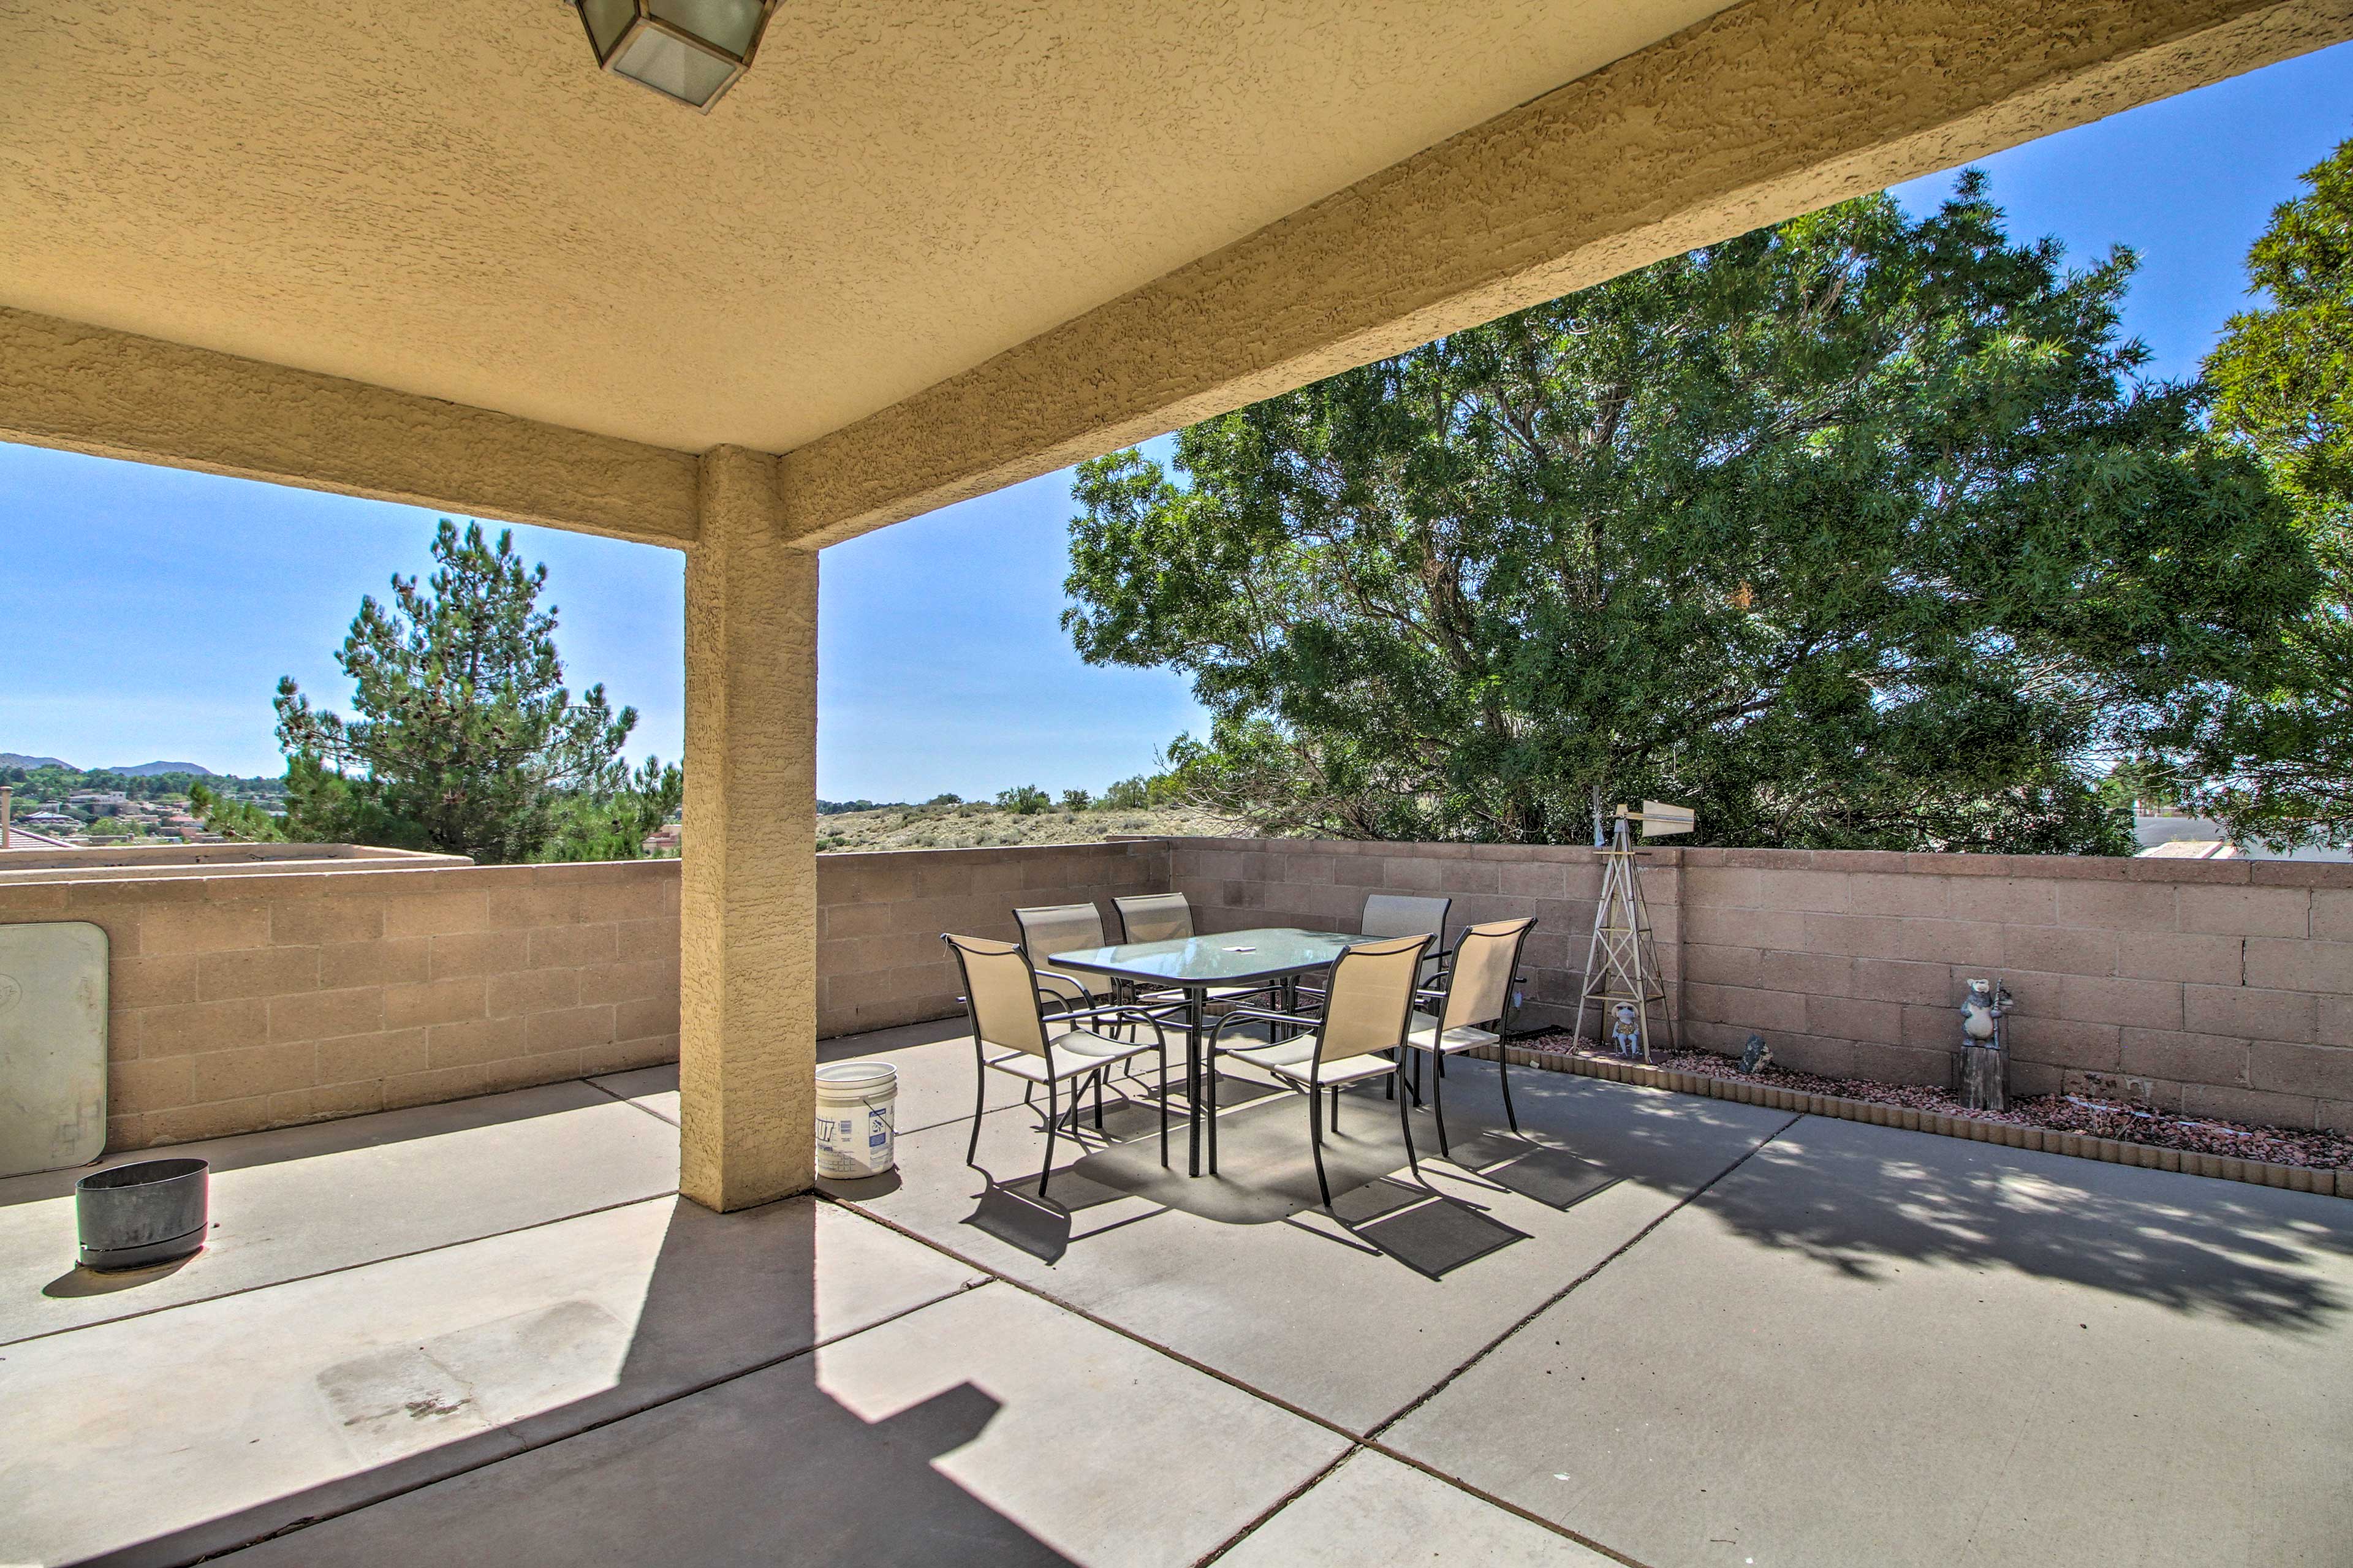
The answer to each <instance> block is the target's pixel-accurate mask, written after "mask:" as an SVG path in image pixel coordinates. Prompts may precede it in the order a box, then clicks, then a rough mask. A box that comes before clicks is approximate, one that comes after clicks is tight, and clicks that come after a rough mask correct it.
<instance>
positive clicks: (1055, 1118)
mask: <svg viewBox="0 0 2353 1568" xmlns="http://www.w3.org/2000/svg"><path fill="white" fill-rule="evenodd" d="M1049 1070H1051V1069H1049ZM1061 1121H1062V1107H1061V1105H1060V1101H1059V1100H1057V1098H1056V1096H1055V1093H1054V1080H1053V1079H1047V1080H1046V1163H1044V1164H1042V1165H1040V1166H1039V1167H1038V1195H1039V1197H1040V1198H1043V1197H1044V1196H1045V1195H1046V1181H1047V1178H1048V1177H1050V1176H1051V1175H1052V1174H1053V1173H1054V1130H1055V1128H1057V1127H1058V1126H1060V1123H1061Z"/></svg>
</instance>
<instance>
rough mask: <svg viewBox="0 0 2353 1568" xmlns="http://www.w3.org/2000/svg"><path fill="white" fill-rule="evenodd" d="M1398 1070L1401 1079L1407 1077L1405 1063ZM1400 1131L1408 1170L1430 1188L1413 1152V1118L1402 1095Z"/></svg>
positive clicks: (1400, 1063)
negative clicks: (1403, 1139) (1424, 1180)
mask: <svg viewBox="0 0 2353 1568" xmlns="http://www.w3.org/2000/svg"><path fill="white" fill-rule="evenodd" d="M1397 1070H1398V1077H1399V1078H1403V1077H1404V1076H1405V1064H1404V1063H1403V1062H1399V1063H1398V1069H1397ZM1398 1131H1402V1132H1403V1133H1404V1134H1405V1163H1406V1169H1408V1170H1409V1171H1411V1172H1412V1173H1413V1179H1414V1180H1415V1181H1417V1182H1421V1184H1422V1185H1423V1186H1428V1185H1429V1183H1428V1182H1423V1181H1422V1177H1421V1162H1420V1160H1419V1159H1418V1158H1417V1157H1416V1156H1415V1154H1414V1152H1413V1118H1412V1117H1411V1116H1410V1115H1409V1114H1408V1111H1407V1107H1406V1098H1405V1096H1404V1095H1401V1094H1400V1095H1398Z"/></svg>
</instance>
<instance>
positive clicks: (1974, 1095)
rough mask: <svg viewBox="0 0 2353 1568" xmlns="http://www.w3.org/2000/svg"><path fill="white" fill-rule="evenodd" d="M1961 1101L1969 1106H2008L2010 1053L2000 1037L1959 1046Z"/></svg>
mask: <svg viewBox="0 0 2353 1568" xmlns="http://www.w3.org/2000/svg"><path fill="white" fill-rule="evenodd" d="M1960 1077H1961V1086H1960V1088H1961V1103H1962V1104H1963V1105H1966V1106H1968V1108H1969V1109H1970V1110H2009V1109H2010V1053H2009V1052H2008V1051H2007V1050H2005V1049H2003V1047H2002V1043H2001V1039H2000V1037H1999V1036H1996V1037H1994V1038H1993V1039H1990V1040H1988V1041H1986V1042H1985V1043H1983V1044H1982V1045H1980V1044H1979V1043H1978V1042H1977V1041H1975V1040H1968V1041H1965V1042H1963V1044H1962V1046H1961V1073H1960Z"/></svg>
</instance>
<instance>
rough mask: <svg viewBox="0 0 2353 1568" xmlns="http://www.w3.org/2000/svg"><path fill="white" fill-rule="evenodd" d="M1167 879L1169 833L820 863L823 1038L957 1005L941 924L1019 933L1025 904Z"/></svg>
mask: <svg viewBox="0 0 2353 1568" xmlns="http://www.w3.org/2000/svg"><path fill="white" fill-rule="evenodd" d="M1167 886H1168V841H1167V840H1166V839H1156V838H1155V839H1132V840H1126V841H1124V842H1120V843H1114V844H1055V845H1039V846H1035V847H1028V848H1008V849H909V850H886V851H882V852H880V853H876V854H871V855H820V856H818V862H817V896H818V915H817V919H818V949H817V973H818V981H817V995H818V1003H817V1017H818V1033H819V1034H821V1035H849V1034H856V1033H858V1032H860V1030H865V1029H882V1028H888V1027H890V1026H892V1025H896V1024H913V1023H918V1022H921V1021H922V1020H923V1019H926V1018H944V1017H946V1016H949V1015H950V1014H952V1013H955V1012H956V1011H958V1004H957V1002H956V996H957V994H959V993H960V992H961V991H962V989H963V987H962V986H961V985H960V984H958V982H957V979H956V969H955V960H954V959H953V958H952V957H950V956H949V953H948V951H947V947H946V945H945V944H944V942H941V941H940V933H941V932H942V931H955V932H957V933H958V934H960V935H964V936H987V937H996V938H998V939H1000V940H1003V941H1006V942H1011V941H1014V940H1015V939H1016V938H1018V936H1019V935H1020V931H1018V928H1017V927H1016V926H1015V924H1014V921H1013V910H1015V909H1016V908H1017V907H1021V906H1029V905H1039V904H1083V903H1092V904H1094V905H1095V906H1096V907H1097V908H1099V909H1100V910H1102V911H1103V919H1104V921H1105V922H1106V925H1107V926H1108V928H1109V929H1110V930H1111V931H1113V932H1115V931H1116V930H1117V927H1116V926H1115V925H1110V922H1111V921H1112V904H1111V901H1112V900H1113V897H1115V896H1117V895H1119V894H1122V893H1143V892H1158V891H1163V890H1165V889H1166V888H1167Z"/></svg>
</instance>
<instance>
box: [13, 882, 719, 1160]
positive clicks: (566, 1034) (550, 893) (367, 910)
mask: <svg viewBox="0 0 2353 1568" xmlns="http://www.w3.org/2000/svg"><path fill="white" fill-rule="evenodd" d="M55 876H56V879H50V880H37V881H20V880H16V879H7V880H0V922H7V923H14V922H18V921H51V920H57V921H90V922H91V923H92V924H95V925H98V926H100V927H102V928H103V929H104V930H105V931H106V933H107V938H108V943H109V947H110V963H109V973H108V994H109V995H108V1000H109V1009H110V1011H109V1016H108V1039H109V1045H108V1051H109V1056H110V1058H111V1060H110V1070H109V1074H108V1079H109V1087H108V1118H107V1146H108V1147H109V1148H111V1149H136V1148H142V1147H145V1146H147V1145H150V1144H156V1143H175V1142H184V1141H186V1140H189V1139H195V1138H211V1137H217V1136H220V1135H222V1134H225V1133H229V1132H244V1131H253V1130H254V1129H257V1128H262V1127H274V1126H280V1125H283V1124H286V1123H289V1122H297V1121H319V1120H322V1119H325V1118H329V1117H336V1116H353V1115H358V1114H361V1113H363V1112H365V1111H371V1110H387V1109H390V1108H392V1107H396V1106H402V1105H417V1104H423V1103H426V1102H427V1101H431V1100H455V1099H459V1098H462V1097H464V1096H467V1095H472V1094H483V1093H488V1092H491V1091H493V1090H497V1089H518V1088H522V1087H523V1086H524V1085H527V1084H536V1083H550V1082H554V1081H556V1080H558V1079H567V1078H578V1077H582V1076H584V1075H586V1074H588V1073H596V1072H610V1071H616V1070H618V1069H620V1068H631V1067H642V1066H645V1065H647V1064H649V1063H653V1062H661V1061H669V1060H671V1059H674V1058H676V1057H677V1055H678V863H677V862H676V861H674V860H673V861H667V862H664V861H638V862H622V863H617V864H612V865H577V866H501V867H473V866H459V867H454V868H447V867H441V868H420V869H389V868H380V867H367V866H365V865H364V863H354V868H353V869H350V870H337V871H322V870H317V869H311V868H306V869H303V870H299V871H285V872H278V871H263V870H256V869H255V868H244V869H242V870H241V871H238V872H225V873H224V874H221V875H216V876H215V875H207V876H193V877H192V876H185V875H180V876H174V877H171V878H158V879H88V880H75V879H72V878H71V875H70V873H58V874H55Z"/></svg>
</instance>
